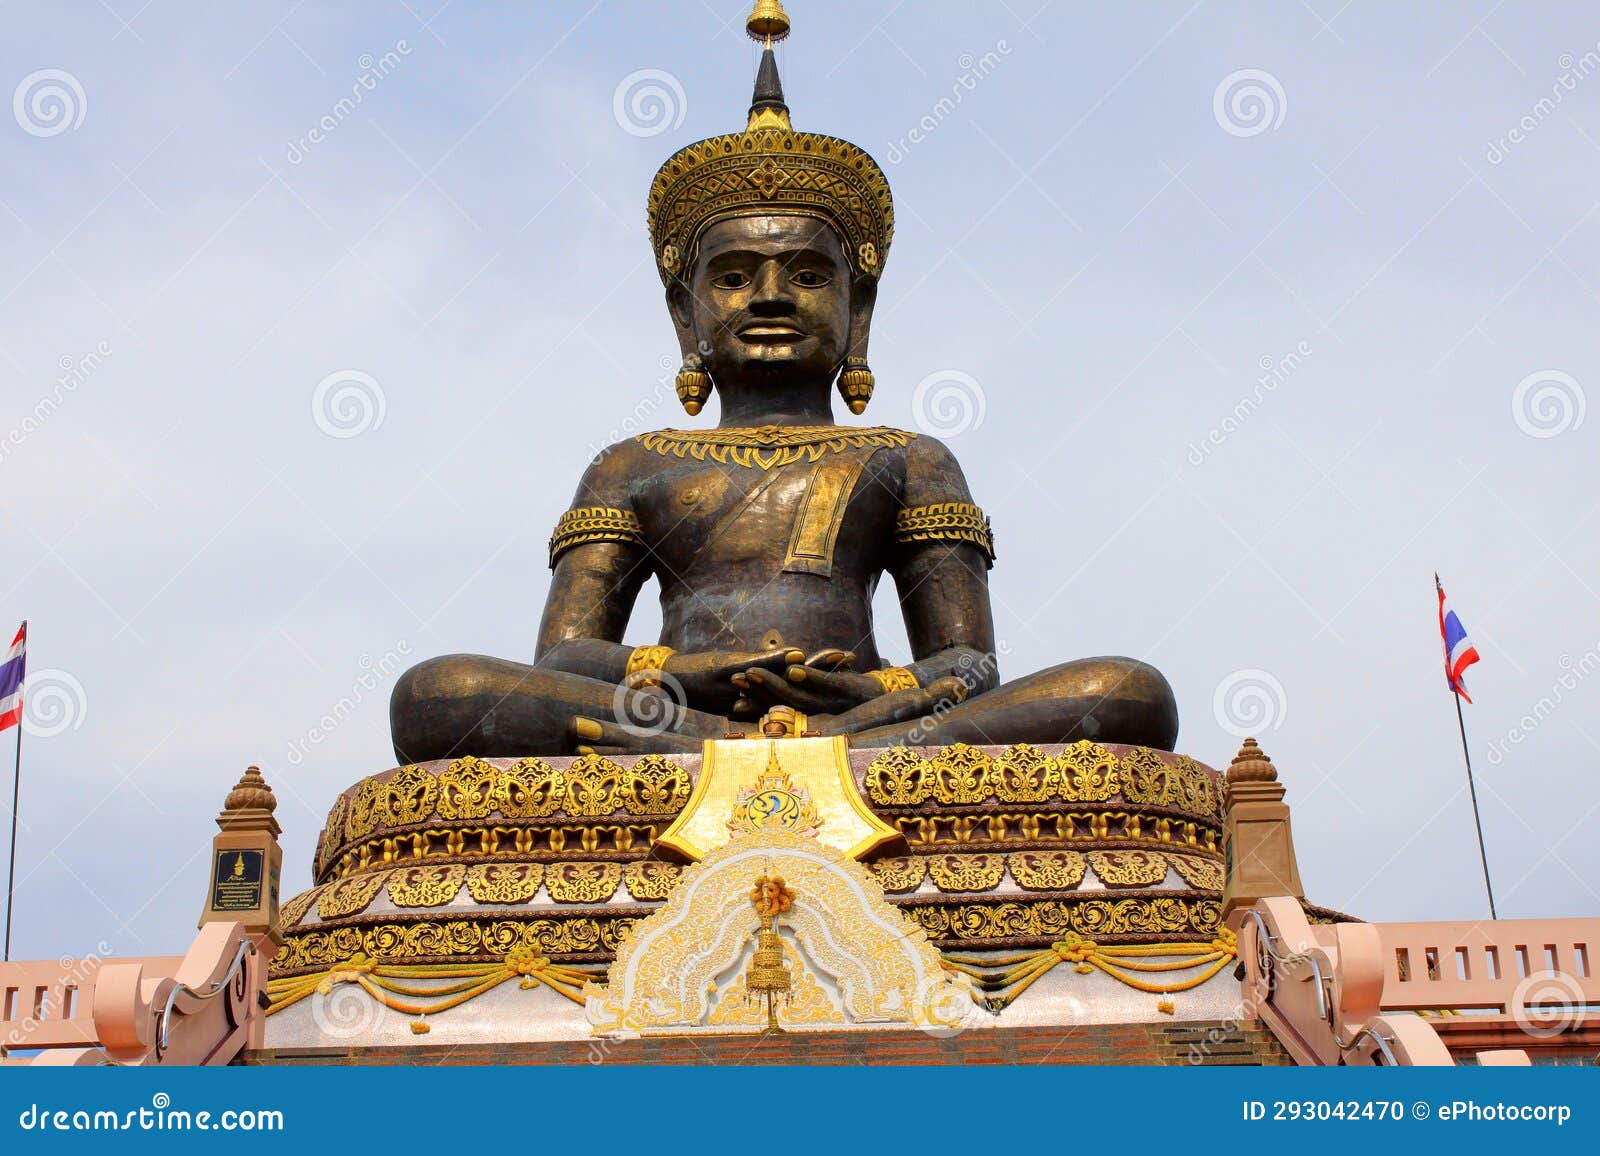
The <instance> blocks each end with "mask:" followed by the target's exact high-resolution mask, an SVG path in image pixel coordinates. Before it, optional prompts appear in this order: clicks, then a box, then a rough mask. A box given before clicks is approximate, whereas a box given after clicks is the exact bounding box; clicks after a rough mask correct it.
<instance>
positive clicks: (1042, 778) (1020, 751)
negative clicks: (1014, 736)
mask: <svg viewBox="0 0 1600 1156" xmlns="http://www.w3.org/2000/svg"><path fill="white" fill-rule="evenodd" d="M1057 773H1058V772H1057V769H1056V762H1055V760H1054V759H1052V758H1051V757H1050V756H1049V755H1047V754H1045V753H1044V752H1043V751H1041V750H1040V749H1039V748H1038V747H1035V746H1031V745H1029V744H1028V743H1017V744H1016V745H1015V746H1010V747H1007V748H1006V749H1005V751H1004V752H1003V753H1002V754H1001V755H999V756H998V757H997V758H996V759H995V760H994V766H993V768H992V769H991V770H990V772H989V782H990V785H991V786H992V787H993V789H994V793H995V796H996V797H997V798H998V799H999V800H1000V801H1001V802H1002V803H1042V802H1044V801H1045V800H1046V799H1048V798H1049V797H1050V795H1051V792H1052V791H1053V790H1054V789H1055V785H1056V778H1057Z"/></svg>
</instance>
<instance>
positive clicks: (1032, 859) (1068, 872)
mask: <svg viewBox="0 0 1600 1156" xmlns="http://www.w3.org/2000/svg"><path fill="white" fill-rule="evenodd" d="M1006 864H1007V865H1008V866H1009V867H1010V868H1011V877H1012V878H1013V879H1015V880H1016V881H1017V884H1018V886H1020V887H1022V888H1024V889H1025V890H1028V891H1070V890H1072V888H1074V887H1076V886H1077V885H1078V884H1080V883H1082V882H1083V872H1084V866H1085V862H1084V858H1083V855H1082V854H1081V853H1079V852H1077V851H1013V852H1011V854H1010V855H1008V856H1006Z"/></svg>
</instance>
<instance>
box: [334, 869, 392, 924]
mask: <svg viewBox="0 0 1600 1156" xmlns="http://www.w3.org/2000/svg"><path fill="white" fill-rule="evenodd" d="M388 878H389V873H388V872H387V871H369V872H367V873H366V874H364V875H351V876H348V877H347V878H344V879H341V880H339V881H338V882H337V883H330V884H329V885H328V889H327V890H326V891H324V892H323V893H322V896H321V898H319V899H318V900H317V915H318V917H319V918H322V919H341V918H343V917H344V916H346V915H360V914H361V913H362V912H363V911H365V910H366V909H367V904H369V903H371V902H372V900H373V898H374V897H375V896H376V895H377V894H378V891H379V889H380V888H382V887H383V885H384V883H385V882H386V881H387V880H388Z"/></svg>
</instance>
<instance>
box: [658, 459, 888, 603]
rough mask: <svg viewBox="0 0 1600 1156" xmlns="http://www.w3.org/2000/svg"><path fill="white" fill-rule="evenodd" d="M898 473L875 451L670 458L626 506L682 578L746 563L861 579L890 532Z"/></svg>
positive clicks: (879, 557) (874, 566)
mask: <svg viewBox="0 0 1600 1156" xmlns="http://www.w3.org/2000/svg"><path fill="white" fill-rule="evenodd" d="M902 477H903V471H902V469H901V467H900V462H899V460H898V456H897V455H890V454H886V453H883V452H879V453H876V454H862V455H856V456H853V457H852V456H848V455H832V456H828V457H824V458H822V459H820V460H819V461H816V462H796V463H791V464H789V465H784V466H775V467H773V468H771V469H766V470H763V469H760V468H759V467H755V466H730V465H722V464H714V463H699V462H694V463H675V464H674V465H673V466H671V467H669V468H666V469H663V470H662V471H660V472H659V473H658V474H656V475H655V476H653V477H652V478H650V479H648V480H647V481H646V482H645V483H644V484H643V485H642V486H641V488H640V490H639V491H638V492H637V494H636V497H635V509H636V510H637V511H638V514H639V518H640V521H641V522H642V524H643V528H644V532H645V537H646V538H647V540H649V541H650V543H651V545H652V549H653V551H654V552H655V553H656V555H657V557H658V558H659V559H660V560H661V562H662V563H663V569H664V570H667V569H670V571H671V572H672V573H673V574H675V575H678V576H679V577H682V578H684V579H685V580H688V579H689V576H690V575H691V574H700V575H703V576H706V577H711V576H712V575H713V573H714V572H716V571H723V572H733V571H737V570H743V569H746V568H753V569H754V570H755V571H756V572H758V573H767V572H770V574H771V575H777V574H779V573H782V572H785V571H789V572H794V573H818V574H822V575H824V576H827V575H832V574H838V575H840V576H843V575H846V574H849V575H859V576H860V577H861V578H863V579H866V578H869V577H870V576H872V575H875V574H876V573H877V572H878V571H879V570H881V569H882V566H883V558H884V557H885V554H886V551H887V549H888V547H889V546H890V544H891V543H892V541H893V531H894V519H895V514H896V513H897V512H898V509H899V501H898V494H899V490H900V484H901V478H902ZM663 576H665V575H663Z"/></svg>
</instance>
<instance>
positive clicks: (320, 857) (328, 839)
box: [311, 795, 349, 879]
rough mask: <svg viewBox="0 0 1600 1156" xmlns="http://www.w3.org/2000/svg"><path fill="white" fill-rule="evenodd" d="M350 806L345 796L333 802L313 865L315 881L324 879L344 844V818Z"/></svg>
mask: <svg viewBox="0 0 1600 1156" xmlns="http://www.w3.org/2000/svg"><path fill="white" fill-rule="evenodd" d="M348 806H349V802H348V800H346V799H345V797H344V796H343V795H340V796H339V797H338V798H337V799H335V800H334V801H333V809H332V810H330V811H329V812H328V821H327V822H326V823H324V824H323V826H322V837H321V838H320V839H319V840H318V841H317V853H316V856H315V858H314V860H313V861H312V864H311V875H312V878H314V879H320V878H321V877H322V872H323V871H324V870H326V869H327V867H328V866H329V865H330V864H331V863H332V862H333V853H334V852H335V851H337V850H338V849H339V845H340V844H341V843H343V842H344V816H345V809H346V808H347V807H348Z"/></svg>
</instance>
